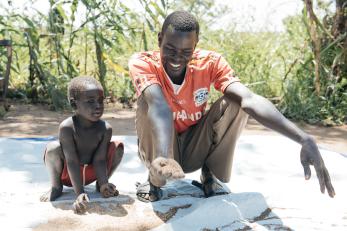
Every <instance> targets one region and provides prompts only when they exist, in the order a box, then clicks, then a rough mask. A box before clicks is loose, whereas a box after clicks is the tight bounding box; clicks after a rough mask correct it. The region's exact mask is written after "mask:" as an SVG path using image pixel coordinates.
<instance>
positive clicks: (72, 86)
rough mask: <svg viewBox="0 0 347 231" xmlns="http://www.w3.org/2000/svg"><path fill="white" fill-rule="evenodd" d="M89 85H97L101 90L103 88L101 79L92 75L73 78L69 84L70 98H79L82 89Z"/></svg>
mask: <svg viewBox="0 0 347 231" xmlns="http://www.w3.org/2000/svg"><path fill="white" fill-rule="evenodd" d="M87 85H95V86H96V87H97V88H99V89H100V90H103V88H102V86H101V84H100V83H99V81H97V80H96V79H95V78H93V77H90V76H79V77H75V78H73V79H72V80H71V81H70V83H69V86H68V99H69V101H70V100H71V99H75V100H76V99H78V95H79V93H80V92H81V91H83V90H85V89H86V87H87Z"/></svg>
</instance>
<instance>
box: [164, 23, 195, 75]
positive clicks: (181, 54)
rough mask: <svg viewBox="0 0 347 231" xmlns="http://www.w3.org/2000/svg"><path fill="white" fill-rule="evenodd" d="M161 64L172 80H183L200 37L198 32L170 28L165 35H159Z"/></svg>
mask: <svg viewBox="0 0 347 231" xmlns="http://www.w3.org/2000/svg"><path fill="white" fill-rule="evenodd" d="M158 43H159V47H160V56H161V62H162V64H163V67H164V69H165V71H166V73H167V74H168V75H169V76H170V78H171V79H172V80H174V79H177V78H182V77H183V76H184V75H185V71H186V67H187V64H188V63H189V61H190V60H191V59H192V55H193V52H194V49H195V47H196V44H197V43H198V36H197V35H196V31H191V32H182V31H176V30H175V29H173V28H172V27H170V26H169V27H168V28H167V29H166V31H165V33H164V34H163V33H162V32H160V33H159V34H158Z"/></svg>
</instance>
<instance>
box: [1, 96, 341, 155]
mask: <svg viewBox="0 0 347 231" xmlns="http://www.w3.org/2000/svg"><path fill="white" fill-rule="evenodd" d="M70 115H71V112H56V111H51V110H49V107H48V106H47V105H32V104H21V103H16V102H12V105H11V108H10V111H9V112H8V113H7V114H6V115H5V116H4V118H2V119H0V137H44V136H57V130H58V126H59V123H60V122H61V121H62V120H64V119H65V118H67V117H68V116H70ZM103 119H105V120H107V121H108V122H109V123H111V125H112V127H113V135H136V131H135V123H134V120H135V109H124V108H122V105H119V104H112V105H111V104H108V105H107V106H106V109H105V112H104V115H103ZM297 125H298V126H299V127H300V128H302V129H303V130H305V131H306V132H307V133H309V134H310V135H312V136H313V137H314V138H315V139H316V141H317V142H318V144H319V145H320V146H321V147H323V148H326V149H328V150H332V151H336V152H339V153H344V154H347V125H344V126H338V127H323V126H313V125H307V124H304V123H297ZM243 134H247V135H252V134H253V135H255V134H257V135H276V134H277V133H275V132H273V131H271V130H270V129H267V128H265V127H263V126H262V125H260V124H259V123H257V122H256V121H255V120H254V119H250V120H249V121H248V124H247V126H246V129H245V130H244V132H243Z"/></svg>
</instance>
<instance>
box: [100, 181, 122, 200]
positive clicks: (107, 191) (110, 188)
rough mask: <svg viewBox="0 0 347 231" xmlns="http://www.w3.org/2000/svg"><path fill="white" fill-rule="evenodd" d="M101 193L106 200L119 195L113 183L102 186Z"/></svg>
mask: <svg viewBox="0 0 347 231" xmlns="http://www.w3.org/2000/svg"><path fill="white" fill-rule="evenodd" d="M100 193H101V195H102V196H103V197H105V198H108V197H113V196H118V194H119V192H118V190H117V189H116V186H115V185H114V184H112V183H106V184H103V185H101V187H100Z"/></svg>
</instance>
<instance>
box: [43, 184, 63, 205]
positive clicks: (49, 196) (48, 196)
mask: <svg viewBox="0 0 347 231" xmlns="http://www.w3.org/2000/svg"><path fill="white" fill-rule="evenodd" d="M61 194H63V187H61V188H55V187H52V188H51V190H49V191H48V192H46V193H44V194H43V195H42V196H41V197H40V201H42V202H47V201H55V199H57V198H58V197H60V196H61Z"/></svg>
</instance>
